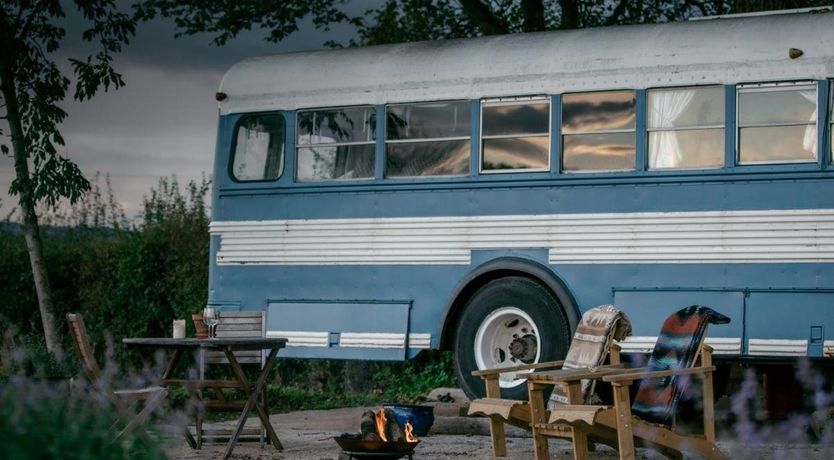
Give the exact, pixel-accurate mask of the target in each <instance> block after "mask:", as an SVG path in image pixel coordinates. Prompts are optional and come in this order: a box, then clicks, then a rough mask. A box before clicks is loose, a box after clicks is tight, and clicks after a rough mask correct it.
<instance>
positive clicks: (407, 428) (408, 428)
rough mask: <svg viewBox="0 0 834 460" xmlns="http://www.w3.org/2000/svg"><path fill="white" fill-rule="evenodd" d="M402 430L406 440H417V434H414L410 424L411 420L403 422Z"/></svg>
mask: <svg viewBox="0 0 834 460" xmlns="http://www.w3.org/2000/svg"><path fill="white" fill-rule="evenodd" d="M404 431H405V440H406V442H417V436H414V433H413V432H414V427H413V426H411V422H405V428H404Z"/></svg>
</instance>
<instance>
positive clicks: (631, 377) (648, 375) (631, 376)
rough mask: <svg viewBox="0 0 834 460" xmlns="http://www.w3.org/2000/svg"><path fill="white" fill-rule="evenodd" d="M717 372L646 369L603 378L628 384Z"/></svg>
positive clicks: (709, 368) (703, 368) (708, 368)
mask: <svg viewBox="0 0 834 460" xmlns="http://www.w3.org/2000/svg"><path fill="white" fill-rule="evenodd" d="M714 371H715V366H699V367H690V368H688V369H669V370H666V371H654V372H652V371H648V370H645V369H642V370H637V371H636V372H626V373H623V374H615V375H607V376H605V377H603V378H602V381H603V382H628V383H631V382H633V381H635V380H644V379H659V378H663V377H672V376H675V375H694V376H704V375H706V374H708V373H710V372H714Z"/></svg>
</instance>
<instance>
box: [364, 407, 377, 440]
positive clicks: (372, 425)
mask: <svg viewBox="0 0 834 460" xmlns="http://www.w3.org/2000/svg"><path fill="white" fill-rule="evenodd" d="M359 427H360V432H361V433H362V439H370V437H369V436H370V435H374V436H376V439H377V440H379V436H377V435H376V415H375V414H374V412H373V411H370V410H368V411H365V413H364V414H362V421H361V422H360V425H359Z"/></svg>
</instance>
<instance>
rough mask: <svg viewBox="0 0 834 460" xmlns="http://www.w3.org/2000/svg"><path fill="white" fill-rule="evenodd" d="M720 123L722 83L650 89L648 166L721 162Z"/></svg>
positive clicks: (705, 165)
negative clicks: (696, 86) (717, 84)
mask: <svg viewBox="0 0 834 460" xmlns="http://www.w3.org/2000/svg"><path fill="white" fill-rule="evenodd" d="M723 125H724V88H723V87H720V86H712V87H698V88H670V89H656V90H649V92H648V120H647V126H648V130H649V146H648V147H649V168H650V169H663V168H715V167H720V166H722V165H723V164H724V129H723Z"/></svg>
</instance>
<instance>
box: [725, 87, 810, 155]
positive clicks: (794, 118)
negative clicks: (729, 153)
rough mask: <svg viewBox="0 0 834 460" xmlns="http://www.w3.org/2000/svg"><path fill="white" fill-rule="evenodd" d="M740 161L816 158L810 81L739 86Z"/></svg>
mask: <svg viewBox="0 0 834 460" xmlns="http://www.w3.org/2000/svg"><path fill="white" fill-rule="evenodd" d="M738 151H739V158H738V159H739V163H740V164H756V163H789V162H810V161H815V160H816V157H817V87H816V85H815V84H814V83H813V82H807V83H776V84H761V85H749V86H741V87H739V89H738Z"/></svg>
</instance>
